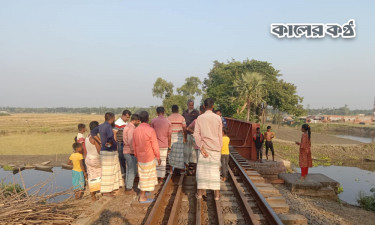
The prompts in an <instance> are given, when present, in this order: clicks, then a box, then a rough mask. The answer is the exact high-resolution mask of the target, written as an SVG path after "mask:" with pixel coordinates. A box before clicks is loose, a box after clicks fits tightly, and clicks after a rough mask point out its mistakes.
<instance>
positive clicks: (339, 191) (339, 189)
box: [337, 186, 344, 194]
mask: <svg viewBox="0 0 375 225" xmlns="http://www.w3.org/2000/svg"><path fill="white" fill-rule="evenodd" d="M343 192H344V187H343V186H340V187H339V188H338V189H337V194H341V193H343Z"/></svg>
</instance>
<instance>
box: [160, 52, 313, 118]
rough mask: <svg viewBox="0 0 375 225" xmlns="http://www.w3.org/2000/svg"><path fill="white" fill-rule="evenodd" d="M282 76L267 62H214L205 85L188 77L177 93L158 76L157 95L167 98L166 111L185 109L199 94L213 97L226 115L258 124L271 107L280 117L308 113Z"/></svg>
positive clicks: (300, 99)
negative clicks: (286, 114) (188, 102)
mask: <svg viewBox="0 0 375 225" xmlns="http://www.w3.org/2000/svg"><path fill="white" fill-rule="evenodd" d="M280 77H281V74H280V71H279V70H276V69H275V68H274V67H273V66H272V65H271V63H269V62H265V61H258V60H248V59H247V60H244V61H242V62H241V61H236V60H232V61H228V62H226V63H223V62H218V61H214V64H213V68H212V69H211V70H210V72H209V73H208V77H207V78H205V79H204V81H203V82H202V81H201V80H200V79H199V78H198V77H194V76H192V77H188V78H186V80H185V84H183V85H182V86H181V87H179V88H177V89H176V92H177V93H175V91H174V85H173V84H172V83H171V82H168V81H166V80H164V79H163V78H161V77H158V78H157V79H156V81H155V83H154V88H153V96H156V97H159V98H161V99H163V105H164V107H165V108H166V109H169V108H170V106H171V105H172V104H177V105H179V106H180V108H182V109H183V110H184V109H186V101H187V100H188V99H194V98H195V96H199V95H202V96H203V99H205V98H207V97H210V98H213V99H214V100H215V107H216V108H220V109H221V110H222V112H223V114H224V115H225V116H228V117H234V118H238V119H246V120H247V121H250V120H251V121H254V122H260V121H263V122H264V121H265V119H266V118H267V109H269V108H272V109H273V110H274V111H276V112H277V113H278V114H281V113H282V112H287V113H289V114H293V115H296V116H300V115H303V114H305V113H306V111H305V110H304V109H303V107H302V104H301V103H302V100H303V98H302V97H300V96H298V95H297V90H296V86H295V85H293V84H291V83H288V82H286V81H284V80H282V79H280Z"/></svg>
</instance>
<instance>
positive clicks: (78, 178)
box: [68, 143, 87, 199]
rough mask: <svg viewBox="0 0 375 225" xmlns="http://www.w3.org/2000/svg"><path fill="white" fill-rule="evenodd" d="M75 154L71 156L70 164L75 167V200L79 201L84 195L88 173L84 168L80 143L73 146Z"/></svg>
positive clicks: (73, 171) (73, 174)
mask: <svg viewBox="0 0 375 225" xmlns="http://www.w3.org/2000/svg"><path fill="white" fill-rule="evenodd" d="M73 149H74V153H73V154H71V155H70V157H69V160H68V164H69V165H73V169H72V185H73V188H74V191H75V198H76V199H79V198H81V197H82V195H83V189H84V185H85V179H87V173H86V171H85V167H84V166H83V156H82V151H83V149H82V145H81V144H80V143H74V144H73Z"/></svg>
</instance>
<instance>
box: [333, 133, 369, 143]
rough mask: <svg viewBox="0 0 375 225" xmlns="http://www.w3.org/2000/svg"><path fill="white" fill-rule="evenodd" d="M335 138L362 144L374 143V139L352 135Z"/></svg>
mask: <svg viewBox="0 0 375 225" xmlns="http://www.w3.org/2000/svg"><path fill="white" fill-rule="evenodd" d="M336 137H340V138H345V139H350V140H354V141H359V142H362V143H372V142H375V137H372V138H371V137H360V136H353V135H336Z"/></svg>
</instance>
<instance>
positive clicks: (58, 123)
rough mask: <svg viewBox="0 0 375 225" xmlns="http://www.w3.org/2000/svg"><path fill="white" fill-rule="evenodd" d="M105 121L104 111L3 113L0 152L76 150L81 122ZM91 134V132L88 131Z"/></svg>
mask: <svg viewBox="0 0 375 225" xmlns="http://www.w3.org/2000/svg"><path fill="white" fill-rule="evenodd" d="M93 120H96V121H98V122H99V123H102V122H103V121H104V116H103V115H87V114H13V115H10V116H1V117H0V155H55V154H69V153H71V152H72V147H71V146H72V144H73V142H74V137H75V136H76V135H77V132H78V130H77V125H78V123H84V124H86V128H87V130H89V127H88V125H89V123H90V122H91V121H93ZM86 135H87V132H86Z"/></svg>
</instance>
